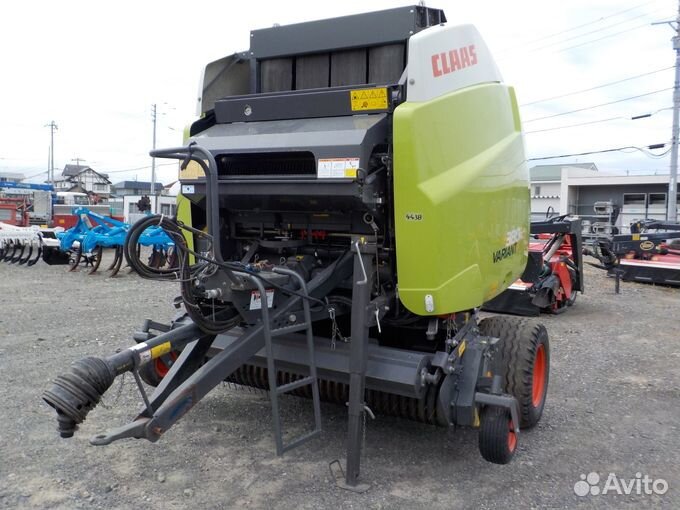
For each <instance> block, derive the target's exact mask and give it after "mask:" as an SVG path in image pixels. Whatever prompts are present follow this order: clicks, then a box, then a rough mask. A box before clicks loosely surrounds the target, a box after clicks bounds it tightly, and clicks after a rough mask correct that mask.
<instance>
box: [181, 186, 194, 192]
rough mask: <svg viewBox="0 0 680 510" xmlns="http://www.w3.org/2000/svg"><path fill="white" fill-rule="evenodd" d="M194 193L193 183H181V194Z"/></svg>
mask: <svg viewBox="0 0 680 510" xmlns="http://www.w3.org/2000/svg"><path fill="white" fill-rule="evenodd" d="M192 193H194V185H193V184H182V194H183V195H191V194H192Z"/></svg>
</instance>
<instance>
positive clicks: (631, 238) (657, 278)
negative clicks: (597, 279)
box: [584, 220, 680, 287]
mask: <svg viewBox="0 0 680 510" xmlns="http://www.w3.org/2000/svg"><path fill="white" fill-rule="evenodd" d="M677 239H680V223H677V222H671V221H668V222H666V221H655V220H646V221H637V222H634V223H631V225H630V234H617V235H613V236H611V238H609V239H600V240H599V241H597V242H596V243H595V244H594V245H593V246H592V247H591V249H589V250H585V251H584V254H585V255H591V256H593V257H595V258H597V259H598V260H599V261H600V262H601V265H597V264H591V265H594V266H595V267H599V268H601V269H606V270H607V272H608V273H609V275H611V276H617V275H618V276H619V277H621V278H622V279H623V280H624V281H635V282H642V283H653V284H657V285H669V286H672V287H680V248H679V247H678V246H677V244H674V242H672V241H671V240H676V241H675V242H677ZM669 241H671V242H669Z"/></svg>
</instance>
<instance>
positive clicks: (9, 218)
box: [0, 197, 29, 227]
mask: <svg viewBox="0 0 680 510" xmlns="http://www.w3.org/2000/svg"><path fill="white" fill-rule="evenodd" d="M28 208H29V203H28V200H26V198H25V197H23V198H4V197H0V222H2V223H6V224H8V225H14V226H17V227H27V226H28V225H29V218H28Z"/></svg>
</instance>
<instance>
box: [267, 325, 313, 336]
mask: <svg viewBox="0 0 680 510" xmlns="http://www.w3.org/2000/svg"><path fill="white" fill-rule="evenodd" d="M307 326H308V324H307V323H306V322H303V323H301V324H295V325H293V326H284V327H282V328H278V329H272V337H275V336H281V335H286V334H288V333H295V332H296V331H302V330H303V329H307Z"/></svg>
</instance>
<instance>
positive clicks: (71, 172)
mask: <svg viewBox="0 0 680 510" xmlns="http://www.w3.org/2000/svg"><path fill="white" fill-rule="evenodd" d="M88 168H89V169H90V170H92V168H90V167H89V166H83V165H64V170H63V171H62V172H61V175H63V176H64V177H75V176H76V175H78V174H79V173H80V172H83V171H85V170H87V169H88Z"/></svg>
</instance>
